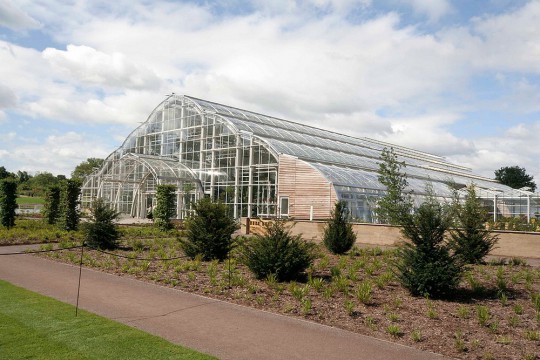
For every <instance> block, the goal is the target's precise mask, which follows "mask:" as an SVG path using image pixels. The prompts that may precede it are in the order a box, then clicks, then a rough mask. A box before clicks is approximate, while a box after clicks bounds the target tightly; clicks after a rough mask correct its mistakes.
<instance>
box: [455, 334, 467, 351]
mask: <svg viewBox="0 0 540 360" xmlns="http://www.w3.org/2000/svg"><path fill="white" fill-rule="evenodd" d="M454 346H455V348H456V350H457V351H458V352H465V351H467V346H466V345H465V340H464V339H463V333H462V332H461V331H457V332H455V333H454Z"/></svg>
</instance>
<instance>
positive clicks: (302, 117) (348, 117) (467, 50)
mask: <svg viewBox="0 0 540 360" xmlns="http://www.w3.org/2000/svg"><path fill="white" fill-rule="evenodd" d="M396 1H401V0H396ZM403 1H405V0H403ZM230 3H237V2H235V1H231V2H230ZM240 3H242V1H240ZM370 3H371V2H370V1H352V0H351V1H348V0H347V1H338V0H311V1H308V0H306V1H295V2H291V1H276V2H267V1H265V2H261V1H254V2H252V4H253V6H254V7H255V8H256V11H254V12H251V13H242V12H239V13H240V15H238V14H236V15H234V14H233V15H231V14H227V15H226V16H224V17H222V16H220V15H219V14H218V13H216V12H213V11H212V9H211V8H210V7H209V6H210V5H195V4H188V3H177V2H160V1H157V2H132V1H127V0H119V1H115V2H108V3H104V2H98V3H94V2H85V1H82V2H77V4H76V6H74V5H70V4H69V3H64V2H61V3H57V2H55V3H52V4H50V2H48V1H40V0H37V1H32V2H31V3H29V2H26V0H21V4H22V5H21V8H25V9H28V11H29V12H30V16H33V17H34V18H36V19H39V20H40V21H41V22H42V23H44V24H45V27H46V31H48V32H49V34H51V36H53V37H54V40H56V41H58V42H60V43H64V44H71V45H68V46H67V47H66V49H65V50H61V49H55V48H49V49H47V50H45V51H44V52H43V53H40V52H38V51H35V50H32V49H28V48H24V47H21V46H15V45H13V44H10V43H8V42H6V41H3V42H2V41H0V62H1V63H2V65H3V66H2V67H1V68H0V77H1V78H2V79H3V84H5V87H6V88H7V89H8V90H9V91H10V93H11V94H14V96H15V100H16V102H15V103H14V102H13V101H14V100H13V97H11V100H9V101H6V100H4V102H6V103H9V104H10V105H9V106H15V108H16V111H19V112H21V113H23V114H25V115H27V116H31V117H33V118H35V119H36V120H35V121H39V119H40V118H47V119H53V120H55V121H62V122H68V123H71V124H78V123H98V124H110V123H121V124H133V125H134V126H135V125H136V124H137V122H140V121H144V120H145V119H146V117H147V116H148V114H149V113H150V111H151V110H152V109H153V108H154V107H155V105H157V104H158V103H159V101H161V100H162V99H163V98H164V95H165V94H167V93H170V92H171V91H174V92H176V93H185V94H188V95H193V96H197V97H201V98H206V99H209V100H213V101H217V102H222V103H225V104H229V105H233V106H237V107H242V108H246V109H251V110H255V111H259V112H262V113H267V114H270V115H275V116H279V117H283V118H286V119H290V120H296V121H303V122H306V123H309V124H312V125H316V126H322V127H325V128H329V129H333V130H336V131H341V132H347V133H349V134H357V135H368V136H373V137H377V138H380V139H382V140H385V141H393V142H396V143H399V144H402V145H405V146H410V147H413V148H419V149H421V150H425V151H431V152H435V153H437V154H440V155H446V156H450V157H452V159H455V160H457V161H459V162H462V163H470V164H472V165H474V166H477V167H478V169H480V171H484V172H485V171H487V167H488V166H499V165H498V164H502V165H500V166H504V165H506V164H504V163H505V161H506V160H514V157H515V160H516V161H519V160H520V159H522V160H523V161H524V164H525V163H526V164H527V165H528V166H532V167H534V168H536V169H537V170H535V171H537V172H540V169H539V166H538V164H537V163H533V160H532V159H533V155H529V154H525V153H524V154H520V153H521V148H520V147H527V148H529V147H530V146H531V144H534V143H533V140H527V141H524V140H523V141H522V140H519V139H514V140H513V142H510V140H508V139H510V138H511V135H512V134H514V133H518V132H519V131H523V130H521V129H519V128H517V127H516V128H515V129H511V130H509V133H508V134H505V135H503V136H501V138H500V137H490V138H486V137H484V136H483V135H482V134H479V135H478V137H477V139H475V140H464V139H461V138H459V137H457V136H455V135H454V134H452V133H451V132H450V131H449V130H448V128H450V127H449V125H451V124H453V123H454V122H456V121H463V118H464V116H465V112H466V111H474V110H476V109H479V108H484V109H487V108H489V109H494V110H496V111H506V112H507V113H509V114H510V115H509V116H508V117H512V115H516V116H517V119H519V117H518V116H519V115H520V112H521V113H527V114H530V113H534V112H538V111H539V105H538V104H540V99H539V97H538V94H539V93H540V91H538V90H539V88H540V84H539V83H538V81H536V80H534V77H535V76H538V75H539V74H540V62H539V61H538V59H539V58H540V49H539V46H540V45H539V43H540V42H539V40H538V39H539V38H538V34H539V33H540V29H539V26H540V25H539V24H540V20H539V16H540V2H538V1H533V2H530V3H529V4H527V5H526V6H524V7H522V8H518V9H516V10H515V11H512V12H508V13H506V14H503V15H485V16H482V17H478V18H476V19H474V20H472V21H471V22H469V23H467V22H466V21H465V22H463V24H464V25H461V26H460V27H455V26H447V27H445V28H444V29H442V30H440V31H438V32H434V33H431V34H430V33H424V32H421V30H419V28H418V27H415V26H409V27H404V26H403V25H402V19H401V18H400V16H399V15H398V14H396V13H393V12H386V13H377V14H378V15H372V14H371V15H370V16H369V17H366V18H365V19H364V20H362V21H361V22H359V23H358V22H354V23H352V22H350V21H348V19H347V15H348V12H349V11H350V10H351V9H358V8H361V9H363V8H364V7H366V6H368V5H370ZM408 3H409V4H410V6H411V7H412V8H413V9H414V11H415V12H417V13H418V14H421V15H423V16H426V17H427V18H428V19H429V20H430V21H432V22H436V21H437V20H440V19H442V18H443V17H444V16H446V15H448V14H450V13H451V12H453V11H456V9H454V8H453V7H452V5H451V4H450V2H449V1H444V0H435V1H420V0H409V1H408ZM95 4H97V5H95ZM30 5H32V6H30ZM259 6H260V7H259ZM375 6H376V2H373V3H371V8H374V7H375ZM313 9H315V10H313ZM321 10H324V11H321ZM368 10H369V9H368ZM366 13H367V12H366ZM74 44H78V45H74ZM478 75H480V76H485V75H492V76H493V77H495V76H497V77H498V79H500V81H501V83H500V84H499V85H498V88H497V89H498V90H500V94H498V95H497V97H496V98H490V99H478V98H479V95H478V94H477V93H476V92H475V89H472V88H471V87H470V85H471V81H472V79H473V78H474V77H475V76H478ZM531 75H532V76H531ZM503 82H504V84H503ZM2 91H5V89H4V90H2V88H0V93H1V92H2ZM6 94H9V93H8V92H6ZM0 99H2V98H1V97H0ZM6 99H7V98H6ZM0 101H2V100H0ZM0 105H1V104H0ZM0 107H1V106H0ZM10 112H11V109H10ZM4 116H6V115H4ZM0 118H1V113H0ZM517 121H518V122H519V121H520V120H517ZM508 126H510V125H508ZM523 126H525V127H526V126H529V125H527V124H524V125H523ZM505 137H508V139H506V138H505ZM497 143H501V144H505V145H506V146H507V149H506V150H501V147H498V146H496V145H493V144H497ZM89 147H90V148H91V146H89ZM508 149H510V150H508ZM66 151H68V152H69V151H70V149H67V150H66V149H65V148H64V149H63V150H58V152H57V154H58V156H61V157H64V158H65V157H69V156H68V155H69V154H68V152H66ZM490 151H493V156H491V157H489V155H487V154H489V152H490ZM510 153H512V154H515V155H511V154H510ZM55 154H56V153H55ZM529 164H531V165H529ZM36 166H37V165H36ZM500 166H499V167H500ZM523 166H525V165H523ZM492 170H493V169H492ZM492 170H491V172H492Z"/></svg>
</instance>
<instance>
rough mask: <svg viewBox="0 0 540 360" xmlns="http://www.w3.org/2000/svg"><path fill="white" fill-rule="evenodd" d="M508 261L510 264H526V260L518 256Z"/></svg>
mask: <svg viewBox="0 0 540 360" xmlns="http://www.w3.org/2000/svg"><path fill="white" fill-rule="evenodd" d="M508 263H509V265H512V266H527V261H526V260H525V259H522V258H520V257H513V258H511V259H510V261H509V262H508Z"/></svg>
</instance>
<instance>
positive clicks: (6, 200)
mask: <svg viewBox="0 0 540 360" xmlns="http://www.w3.org/2000/svg"><path fill="white" fill-rule="evenodd" d="M15 209H17V183H16V182H15V180H14V179H9V178H6V179H3V180H0V223H1V224H2V226H5V227H7V228H8V229H9V228H12V227H13V226H15Z"/></svg>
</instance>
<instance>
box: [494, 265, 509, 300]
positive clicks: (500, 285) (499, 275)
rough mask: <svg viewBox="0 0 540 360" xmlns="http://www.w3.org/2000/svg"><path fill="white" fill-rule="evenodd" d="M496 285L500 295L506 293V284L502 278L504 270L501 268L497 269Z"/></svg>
mask: <svg viewBox="0 0 540 360" xmlns="http://www.w3.org/2000/svg"><path fill="white" fill-rule="evenodd" d="M496 285H497V289H498V290H499V293H500V294H501V293H503V294H504V293H505V292H507V291H508V284H507V282H506V279H505V278H504V268H503V267H502V266H501V267H499V268H498V269H497V275H496Z"/></svg>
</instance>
